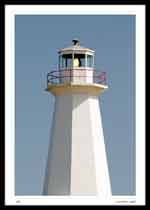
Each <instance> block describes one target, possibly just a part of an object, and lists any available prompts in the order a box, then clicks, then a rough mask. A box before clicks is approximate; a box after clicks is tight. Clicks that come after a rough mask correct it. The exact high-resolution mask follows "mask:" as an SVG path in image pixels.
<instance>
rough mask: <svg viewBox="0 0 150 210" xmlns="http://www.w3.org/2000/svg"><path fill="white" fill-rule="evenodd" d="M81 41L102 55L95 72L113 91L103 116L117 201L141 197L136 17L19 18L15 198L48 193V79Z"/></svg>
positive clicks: (103, 105) (103, 102)
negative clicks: (61, 55) (63, 54)
mask: <svg viewBox="0 0 150 210" xmlns="http://www.w3.org/2000/svg"><path fill="white" fill-rule="evenodd" d="M76 37H77V38H79V39H80V43H81V45H83V46H85V47H88V48H92V49H94V50H95V51H96V54H95V68H96V69H97V71H106V72H107V78H108V85H109V89H108V90H107V91H106V92H105V93H104V94H103V95H102V96H101V98H100V104H101V112H102V122H103V128H104V137H105V143H106V149H107V157H108V164H109V173H110V177H111V185H112V193H113V195H132V194H135V16H129V15H17V16H16V17H15V84H16V87H15V88H16V90H15V91H16V99H15V100H16V131H15V132H16V138H15V154H16V159H15V164H16V165H15V183H16V184H15V193H16V194H17V195H40V194H41V193H42V188H43V181H44V173H45V167H46V157H47V152H48V144H49V136H50V127H51V122H52V114H53V109H54V98H53V96H52V95H50V94H48V93H47V92H46V91H45V88H46V74H47V73H48V72H50V71H52V70H57V69H58V55H57V51H58V49H60V48H64V47H67V46H68V45H70V44H71V40H72V39H73V38H76Z"/></svg>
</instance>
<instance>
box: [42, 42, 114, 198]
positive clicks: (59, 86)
mask: <svg viewBox="0 0 150 210" xmlns="http://www.w3.org/2000/svg"><path fill="white" fill-rule="evenodd" d="M94 53H95V51H94V50H92V49H89V48H86V47H82V46H81V45H80V42H79V40H78V39H74V40H72V45H71V46H69V47H67V48H63V49H60V50H59V51H58V58H59V61H58V62H59V65H58V66H59V67H58V69H56V70H54V71H51V72H50V73H48V74H47V88H46V91H48V92H49V93H51V94H52V95H53V96H54V97H55V105H54V113H53V122H52V127H51V135H50V143H49V148H48V156H47V164H46V170H45V180H44V187H43V195H71V196H73V195H79V196H80V195H81V196H82V195H84V196H87V195H89V196H92V195H94V196H99V197H100V198H102V199H105V198H109V197H110V196H111V183H110V176H109V170H108V162H107V155H106V148H105V142H104V134H103V126H102V121H101V112H100V105H99V97H100V96H101V94H102V93H103V92H104V91H105V90H107V88H108V86H107V84H106V73H105V72H99V71H96V69H95V68H94Z"/></svg>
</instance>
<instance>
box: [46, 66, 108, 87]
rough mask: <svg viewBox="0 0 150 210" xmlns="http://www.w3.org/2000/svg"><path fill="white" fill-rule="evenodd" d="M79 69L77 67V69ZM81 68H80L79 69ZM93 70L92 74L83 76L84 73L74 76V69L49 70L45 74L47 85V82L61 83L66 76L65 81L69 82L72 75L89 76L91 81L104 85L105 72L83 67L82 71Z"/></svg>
mask: <svg viewBox="0 0 150 210" xmlns="http://www.w3.org/2000/svg"><path fill="white" fill-rule="evenodd" d="M78 70H79V69H78ZM80 70H81V69H80ZM85 70H86V71H87V70H88V71H93V74H92V75H91V76H85V75H80V76H75V75H73V74H72V72H73V71H75V69H65V70H59V71H58V70H57V71H51V72H49V73H48V74H47V86H48V84H61V83H64V81H63V78H68V79H67V81H68V82H71V81H72V77H74V78H75V77H80V78H85V77H89V78H91V77H92V78H93V83H97V84H103V85H106V72H97V71H95V70H93V69H83V70H82V71H83V73H85V72H84V71H85Z"/></svg>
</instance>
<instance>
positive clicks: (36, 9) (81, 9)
mask: <svg viewBox="0 0 150 210" xmlns="http://www.w3.org/2000/svg"><path fill="white" fill-rule="evenodd" d="M30 14H32V15H81V14H82V15H135V17H136V195H135V196H112V197H111V198H110V199H109V200H101V199H99V197H93V196H15V173H14V172H15V15H30ZM5 205H145V5H6V6H5Z"/></svg>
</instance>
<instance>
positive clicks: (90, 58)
mask: <svg viewBox="0 0 150 210" xmlns="http://www.w3.org/2000/svg"><path fill="white" fill-rule="evenodd" d="M87 66H88V67H93V56H92V55H87Z"/></svg>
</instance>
